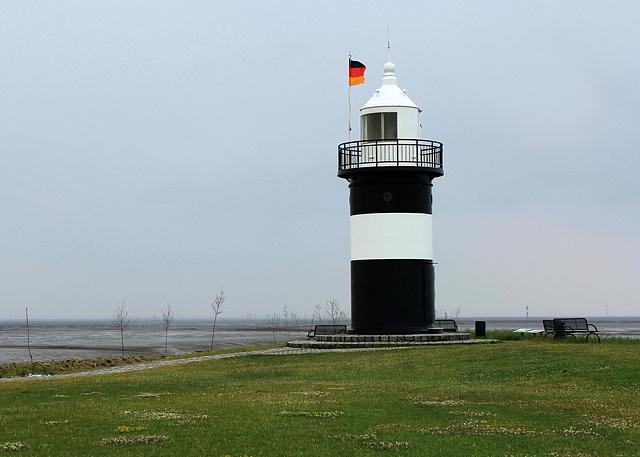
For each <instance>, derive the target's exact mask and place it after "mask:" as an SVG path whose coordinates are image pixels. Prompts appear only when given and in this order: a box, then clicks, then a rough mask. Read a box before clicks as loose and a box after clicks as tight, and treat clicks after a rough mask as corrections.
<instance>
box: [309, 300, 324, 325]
mask: <svg viewBox="0 0 640 457" xmlns="http://www.w3.org/2000/svg"><path fill="white" fill-rule="evenodd" d="M322 315H323V312H322V306H320V303H316V305H315V306H314V307H313V314H312V315H311V326H314V325H318V324H322Z"/></svg>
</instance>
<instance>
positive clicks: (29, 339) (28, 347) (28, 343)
mask: <svg viewBox="0 0 640 457" xmlns="http://www.w3.org/2000/svg"><path fill="white" fill-rule="evenodd" d="M24 313H25V315H26V316H27V349H28V350H29V358H30V359H31V361H32V362H33V355H32V354H31V336H30V329H29V308H25V309H24Z"/></svg>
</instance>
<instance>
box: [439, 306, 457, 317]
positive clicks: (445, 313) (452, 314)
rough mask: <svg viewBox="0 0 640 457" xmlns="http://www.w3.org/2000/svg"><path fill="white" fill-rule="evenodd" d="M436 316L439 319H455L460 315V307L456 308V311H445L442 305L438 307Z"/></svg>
mask: <svg viewBox="0 0 640 457" xmlns="http://www.w3.org/2000/svg"><path fill="white" fill-rule="evenodd" d="M436 314H437V315H438V317H439V318H441V319H457V318H458V316H459V315H460V307H459V306H458V307H457V308H456V309H452V310H451V311H447V309H446V308H445V307H444V305H440V306H439V307H438V312H437V313H436Z"/></svg>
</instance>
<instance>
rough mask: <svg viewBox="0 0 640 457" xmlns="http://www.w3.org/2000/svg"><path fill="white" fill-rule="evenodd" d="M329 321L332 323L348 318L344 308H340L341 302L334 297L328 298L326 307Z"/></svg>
mask: <svg viewBox="0 0 640 457" xmlns="http://www.w3.org/2000/svg"><path fill="white" fill-rule="evenodd" d="M324 310H325V312H326V313H327V317H328V319H329V322H331V323H332V324H338V323H340V322H343V321H346V320H347V315H346V313H345V312H344V311H342V309H340V302H339V301H338V300H336V299H335V298H333V297H330V298H329V300H327V304H326V305H325V307H324Z"/></svg>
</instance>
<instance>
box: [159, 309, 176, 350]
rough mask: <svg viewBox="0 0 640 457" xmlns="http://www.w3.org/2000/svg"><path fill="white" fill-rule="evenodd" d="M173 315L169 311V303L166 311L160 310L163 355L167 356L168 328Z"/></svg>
mask: <svg viewBox="0 0 640 457" xmlns="http://www.w3.org/2000/svg"><path fill="white" fill-rule="evenodd" d="M173 318H174V313H173V310H172V309H171V303H169V304H168V305H167V309H166V310H164V309H163V310H162V327H163V328H164V355H167V346H168V344H169V327H171V324H172V323H173Z"/></svg>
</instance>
